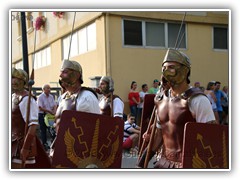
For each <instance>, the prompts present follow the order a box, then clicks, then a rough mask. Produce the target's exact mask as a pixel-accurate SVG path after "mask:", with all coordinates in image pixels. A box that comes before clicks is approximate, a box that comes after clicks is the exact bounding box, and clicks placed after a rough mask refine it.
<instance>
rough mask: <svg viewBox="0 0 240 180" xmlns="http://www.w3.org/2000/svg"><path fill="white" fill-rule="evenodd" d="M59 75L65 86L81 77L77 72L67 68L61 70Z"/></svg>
mask: <svg viewBox="0 0 240 180" xmlns="http://www.w3.org/2000/svg"><path fill="white" fill-rule="evenodd" d="M59 77H60V78H61V79H60V81H61V82H62V83H63V86H64V87H65V86H69V85H72V84H74V83H75V82H76V81H77V80H78V78H79V76H77V72H75V71H74V70H72V69H67V68H66V69H64V70H62V71H60V76H59Z"/></svg>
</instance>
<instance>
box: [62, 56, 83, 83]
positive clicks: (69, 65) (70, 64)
mask: <svg viewBox="0 0 240 180" xmlns="http://www.w3.org/2000/svg"><path fill="white" fill-rule="evenodd" d="M64 69H72V70H74V71H77V72H79V73H80V74H81V76H80V79H79V80H80V83H81V84H82V83H83V78H82V66H81V65H80V64H79V63H78V62H77V61H71V60H67V59H64V60H63V62H62V66H61V70H62V71H63V70H64Z"/></svg>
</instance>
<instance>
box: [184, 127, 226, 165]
mask: <svg viewBox="0 0 240 180" xmlns="http://www.w3.org/2000/svg"><path fill="white" fill-rule="evenodd" d="M228 128H229V127H228V126H227V125H218V124H207V123H187V124H186V125H185V135H184V144H183V161H182V162H183V168H191V169H192V168H207V169H213V168H219V169H228V168H229V140H228V137H229V136H228Z"/></svg>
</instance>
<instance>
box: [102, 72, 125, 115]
mask: <svg viewBox="0 0 240 180" xmlns="http://www.w3.org/2000/svg"><path fill="white" fill-rule="evenodd" d="M113 85H114V82H113V79H112V78H111V77H110V76H103V77H102V78H101V79H100V83H99V88H98V89H99V91H100V93H102V94H103V96H102V98H101V99H100V101H99V107H100V114H103V115H108V116H113V117H120V118H123V110H124V103H123V102H122V100H121V98H120V97H119V96H118V95H116V94H113V91H114V86H113Z"/></svg>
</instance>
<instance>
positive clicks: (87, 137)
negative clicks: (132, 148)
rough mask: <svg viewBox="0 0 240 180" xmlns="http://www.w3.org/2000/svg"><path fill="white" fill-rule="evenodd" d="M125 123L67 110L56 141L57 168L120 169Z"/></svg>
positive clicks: (119, 120)
mask: <svg viewBox="0 0 240 180" xmlns="http://www.w3.org/2000/svg"><path fill="white" fill-rule="evenodd" d="M123 124H124V122H123V120H122V119H120V118H113V117H110V116H104V115H98V114H92V113H86V112H78V111H70V110H67V111H64V112H63V114H62V116H61V122H60V126H59V130H58V134H57V138H56V144H55V150H54V155H53V161H52V166H53V167H54V168H121V161H122V143H123Z"/></svg>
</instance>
